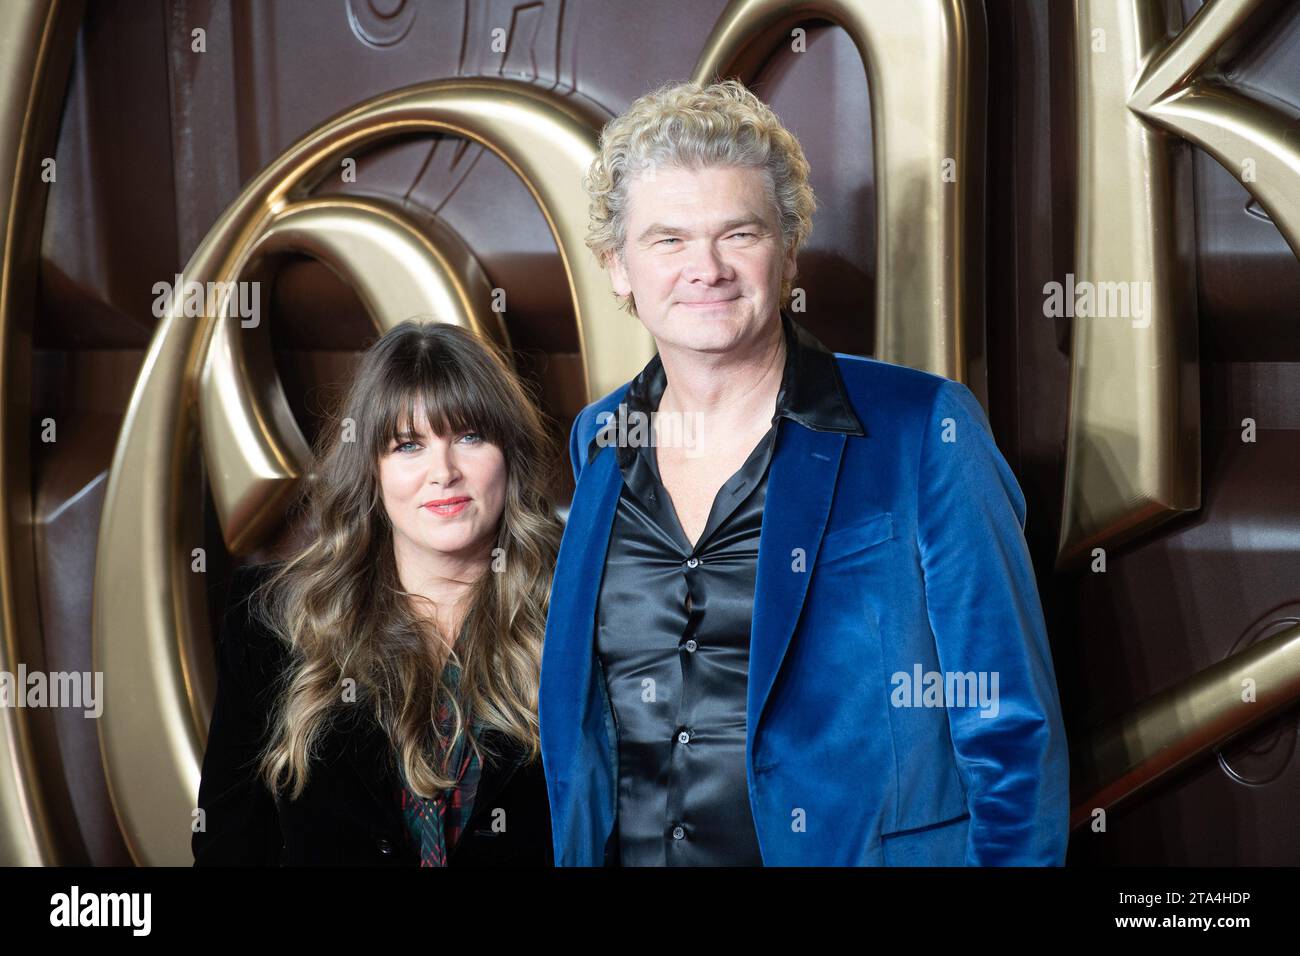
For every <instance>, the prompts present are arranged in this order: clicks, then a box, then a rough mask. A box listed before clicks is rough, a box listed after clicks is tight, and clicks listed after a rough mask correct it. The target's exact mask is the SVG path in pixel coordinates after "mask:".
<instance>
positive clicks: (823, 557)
mask: <svg viewBox="0 0 1300 956" xmlns="http://www.w3.org/2000/svg"><path fill="white" fill-rule="evenodd" d="M893 537H894V516H893V514H892V513H891V512H888V511H882V512H880V513H879V514H874V515H871V516H870V517H867V518H863V519H862V520H861V521H855V522H853V524H851V525H849V526H848V527H846V528H837V529H836V530H834V531H832V532H830V533H829V534H827V535H826V536H825V537H823V538H822V544H821V549H820V551H819V552H818V556H817V560H818V561H834V560H836V559H837V558H844V557H848V556H849V555H851V554H857V553H858V552H859V551H865V550H867V549H868V548H871V547H874V546H876V545H878V544H881V543H883V542H885V541H889V540H890V539H892V538H893Z"/></svg>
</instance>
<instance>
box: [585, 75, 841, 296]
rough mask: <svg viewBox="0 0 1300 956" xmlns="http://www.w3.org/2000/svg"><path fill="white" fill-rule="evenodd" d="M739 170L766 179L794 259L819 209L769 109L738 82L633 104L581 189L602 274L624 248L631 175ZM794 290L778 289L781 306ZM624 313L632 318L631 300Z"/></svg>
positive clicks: (693, 87)
mask: <svg viewBox="0 0 1300 956" xmlns="http://www.w3.org/2000/svg"><path fill="white" fill-rule="evenodd" d="M674 166H675V167H680V168H682V169H703V168H706V167H710V166H741V167H751V168H755V169H762V170H765V171H766V172H767V177H766V181H767V193H768V197H769V198H770V199H771V201H772V203H773V204H774V205H775V207H776V209H777V212H778V214H779V219H780V223H781V235H782V238H783V240H784V242H785V248H786V249H790V248H791V247H793V248H794V250H795V251H796V253H797V252H798V250H799V249H800V248H802V247H803V245H804V243H805V242H807V240H808V236H809V234H810V233H811V232H812V217H813V211H814V210H815V209H816V208H817V202H816V199H814V197H813V190H812V186H811V185H810V184H809V182H808V160H807V159H805V158H804V155H803V149H802V148H801V147H800V146H799V141H798V140H797V139H795V138H794V135H793V134H792V133H791V132H790V131H789V130H788V129H786V128H785V127H784V126H783V125H782V124H781V121H780V119H778V118H777V115H776V114H775V113H774V112H772V110H771V108H770V107H769V106H768V105H767V104H766V103H764V102H763V101H762V100H760V99H759V98H758V97H757V96H755V95H754V94H753V93H752V92H750V90H749V89H747V88H746V87H745V86H744V85H743V84H742V83H740V82H738V81H737V80H725V81H723V82H720V83H713V84H710V85H708V86H703V85H701V84H699V83H696V82H686V83H675V84H672V83H670V84H667V85H664V86H661V87H659V88H658V89H656V90H654V91H652V92H650V93H647V94H645V95H644V96H642V97H640V98H639V99H637V100H636V101H635V102H634V103H632V105H631V106H629V107H628V108H627V110H625V111H624V112H623V113H622V115H620V116H616V117H615V118H614V119H612V120H610V121H609V122H608V123H607V124H605V128H604V129H603V130H602V131H601V134H600V146H599V151H598V152H597V154H596V158H595V159H593V160H592V162H591V167H590V169H589V170H588V171H587V175H586V176H584V177H583V180H582V186H583V188H584V189H585V190H586V191H587V196H588V198H589V199H590V203H589V205H588V230H587V236H586V243H587V248H588V249H590V250H591V251H592V253H593V254H594V255H595V256H596V259H597V260H598V261H599V262H600V263H601V265H602V266H607V264H608V258H609V257H610V256H613V255H618V254H621V253H622V250H623V245H624V243H625V242H626V241H627V191H628V183H629V182H630V181H631V178H632V177H633V176H635V175H639V174H644V173H645V172H646V171H648V170H651V169H659V168H665V167H674ZM791 285H792V283H791V282H789V281H784V282H782V285H781V304H782V305H783V306H784V305H786V304H788V303H789V300H790V293H791ZM622 307H623V309H625V310H626V311H627V312H629V313H631V314H632V315H636V305H635V303H633V301H632V296H631V295H629V296H627V297H626V298H624V299H623V301H622Z"/></svg>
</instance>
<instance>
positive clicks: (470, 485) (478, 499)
mask: <svg viewBox="0 0 1300 956" xmlns="http://www.w3.org/2000/svg"><path fill="white" fill-rule="evenodd" d="M416 421H417V422H423V421H424V419H423V417H422V416H417V418H416ZM414 427H416V428H417V429H418V430H417V431H415V432H414V433H407V434H404V435H399V436H398V437H397V439H396V440H394V441H393V442H392V444H391V445H389V447H388V449H387V452H386V453H385V452H382V451H381V453H380V458H379V484H380V490H381V493H382V495H383V502H384V507H385V509H386V510H387V512H388V518H389V521H391V522H392V526H393V535H394V539H395V540H394V546H395V547H396V549H397V553H398V554H399V556H400V555H406V556H409V557H411V558H413V559H415V560H416V561H419V560H420V559H421V558H423V559H425V560H428V559H430V558H436V557H438V556H441V557H444V558H455V559H459V560H464V561H478V560H482V559H484V558H487V557H489V556H490V554H491V548H492V542H493V541H494V540H495V539H496V534H497V527H498V524H499V522H500V520H501V512H502V510H503V509H504V507H505V498H506V462H505V455H504V454H503V453H502V451H501V449H500V448H498V447H497V446H496V445H493V444H491V443H489V442H488V441H487V439H485V438H484V437H483V436H482V435H480V434H479V433H478V432H472V431H471V432H461V433H459V434H451V435H435V434H433V432H432V430H431V429H430V428H429V426H428V423H427V422H424V424H422V425H417V426H414Z"/></svg>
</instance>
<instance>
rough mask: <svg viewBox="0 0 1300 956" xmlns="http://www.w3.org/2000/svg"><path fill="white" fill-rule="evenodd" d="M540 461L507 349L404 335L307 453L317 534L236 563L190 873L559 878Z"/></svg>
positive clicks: (547, 462) (442, 333)
mask: <svg viewBox="0 0 1300 956" xmlns="http://www.w3.org/2000/svg"><path fill="white" fill-rule="evenodd" d="M555 457H556V456H555V455H554V454H553V453H552V445H551V443H550V441H549V439H548V436H547V432H546V429H545V427H544V425H543V422H542V418H541V415H540V414H539V412H538V411H537V409H536V407H535V406H534V405H533V403H532V402H531V401H530V399H529V397H528V396H527V394H526V393H525V392H524V390H523V388H522V387H521V386H520V384H519V382H518V380H517V379H516V378H515V377H514V375H513V374H512V372H511V371H510V369H509V368H508V366H507V365H506V362H505V361H504V359H503V358H502V356H501V354H500V353H499V352H498V351H497V350H496V349H495V348H494V347H492V346H490V345H488V344H486V343H484V342H483V341H481V340H480V339H478V338H476V337H475V336H473V335H472V334H470V333H468V332H465V331H463V330H461V329H459V328H456V327H454V326H448V325H436V324H421V323H417V322H406V323H403V324H402V325H399V326H397V327H396V328H394V329H392V330H391V331H390V332H388V333H387V334H386V335H385V336H383V338H381V339H380V340H379V341H378V342H377V343H375V345H374V346H373V347H372V348H371V349H370V350H369V351H367V353H366V354H365V356H364V357H363V359H362V362H361V365H360V367H359V369H358V371H357V374H356V377H355V380H354V381H353V384H352V387H351V389H350V390H349V391H348V394H347V396H346V398H345V399H344V402H343V415H342V417H341V418H340V419H338V421H337V422H336V423H335V425H334V427H332V428H329V429H326V430H325V432H323V434H322V439H321V441H319V442H318V450H317V466H316V468H315V469H314V471H313V474H314V478H313V479H312V480H311V481H310V482H308V487H307V489H306V492H305V496H304V499H305V508H306V512H307V518H308V532H309V533H308V537H307V538H306V539H305V540H306V541H307V542H308V543H307V544H306V545H305V546H304V547H303V548H302V549H301V550H300V551H298V552H297V553H296V554H294V555H293V556H292V557H291V558H289V559H288V560H286V561H284V562H283V563H279V564H275V565H264V566H260V567H258V566H254V567H251V568H246V569H243V570H241V571H240V572H238V573H237V574H236V576H235V579H234V583H233V585H232V594H231V599H230V601H229V602H228V605H227V611H226V616H225V621H224V624H223V626H222V631H221V636H220V639H219V642H218V685H217V700H216V705H215V708H214V710H213V714H212V725H211V729H210V731H209V735H208V748H207V751H206V753H205V755H204V760H203V776H202V781H201V783H200V786H199V807H200V809H201V810H202V811H203V812H202V813H201V814H200V815H199V819H200V820H201V827H202V828H201V829H200V830H199V831H198V832H196V833H195V834H194V837H193V841H192V842H193V851H194V860H195V863H196V865H203V864H230V863H250V864H259V863H261V864H275V863H277V862H278V863H280V864H389V863H392V864H412V865H414V864H417V863H418V864H420V865H426V866H442V865H452V866H460V865H485V864H486V865H494V864H496V865H530V864H531V865H550V863H551V861H552V851H551V830H550V814H549V812H548V807H547V795H546V786H545V781H544V778H543V776H542V764H541V758H540V747H539V740H538V723H537V689H538V674H539V668H540V661H541V644H542V636H543V634H544V632H545V622H546V612H547V603H548V594H549V590H550V582H551V572H552V569H553V567H554V564H555V556H556V551H557V549H558V545H559V539H560V532H561V526H560V524H559V521H558V520H557V518H556V517H555V514H554V510H553V508H552V505H551V503H550V502H549V500H548V498H547V495H546V492H547V490H548V488H549V487H550V485H549V482H550V480H551V472H550V468H551V466H552V463H553V461H554V460H555Z"/></svg>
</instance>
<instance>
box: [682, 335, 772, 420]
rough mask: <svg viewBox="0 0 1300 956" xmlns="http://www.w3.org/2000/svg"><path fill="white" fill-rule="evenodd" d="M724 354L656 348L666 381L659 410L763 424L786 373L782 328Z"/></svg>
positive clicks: (710, 418) (713, 418) (709, 418)
mask: <svg viewBox="0 0 1300 956" xmlns="http://www.w3.org/2000/svg"><path fill="white" fill-rule="evenodd" d="M769 329H770V332H769V334H768V335H766V336H764V337H763V338H762V339H760V340H758V341H756V342H754V343H753V345H752V346H749V347H747V348H744V349H734V350H732V351H730V352H726V353H711V352H694V351H690V350H686V349H682V350H677V349H669V350H665V351H661V352H660V359H661V361H662V362H663V366H664V378H665V381H666V383H667V384H666V385H665V387H664V393H663V395H662V397H661V398H660V401H659V412H660V413H661V414H662V413H665V412H667V413H674V414H683V413H685V414H692V415H699V416H701V417H702V418H703V419H705V420H707V421H711V422H715V423H722V424H725V423H728V422H739V423H748V422H753V421H755V420H756V418H757V417H759V416H761V419H762V421H764V422H766V421H767V420H768V419H770V418H771V417H772V414H773V413H774V411H775V409H776V399H777V395H778V394H779V392H780V390H781V379H782V375H783V373H784V371H785V350H786V345H785V329H784V327H783V325H782V323H781V320H780V319H779V318H778V319H777V321H775V322H774V323H772V324H771V325H770V326H769Z"/></svg>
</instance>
